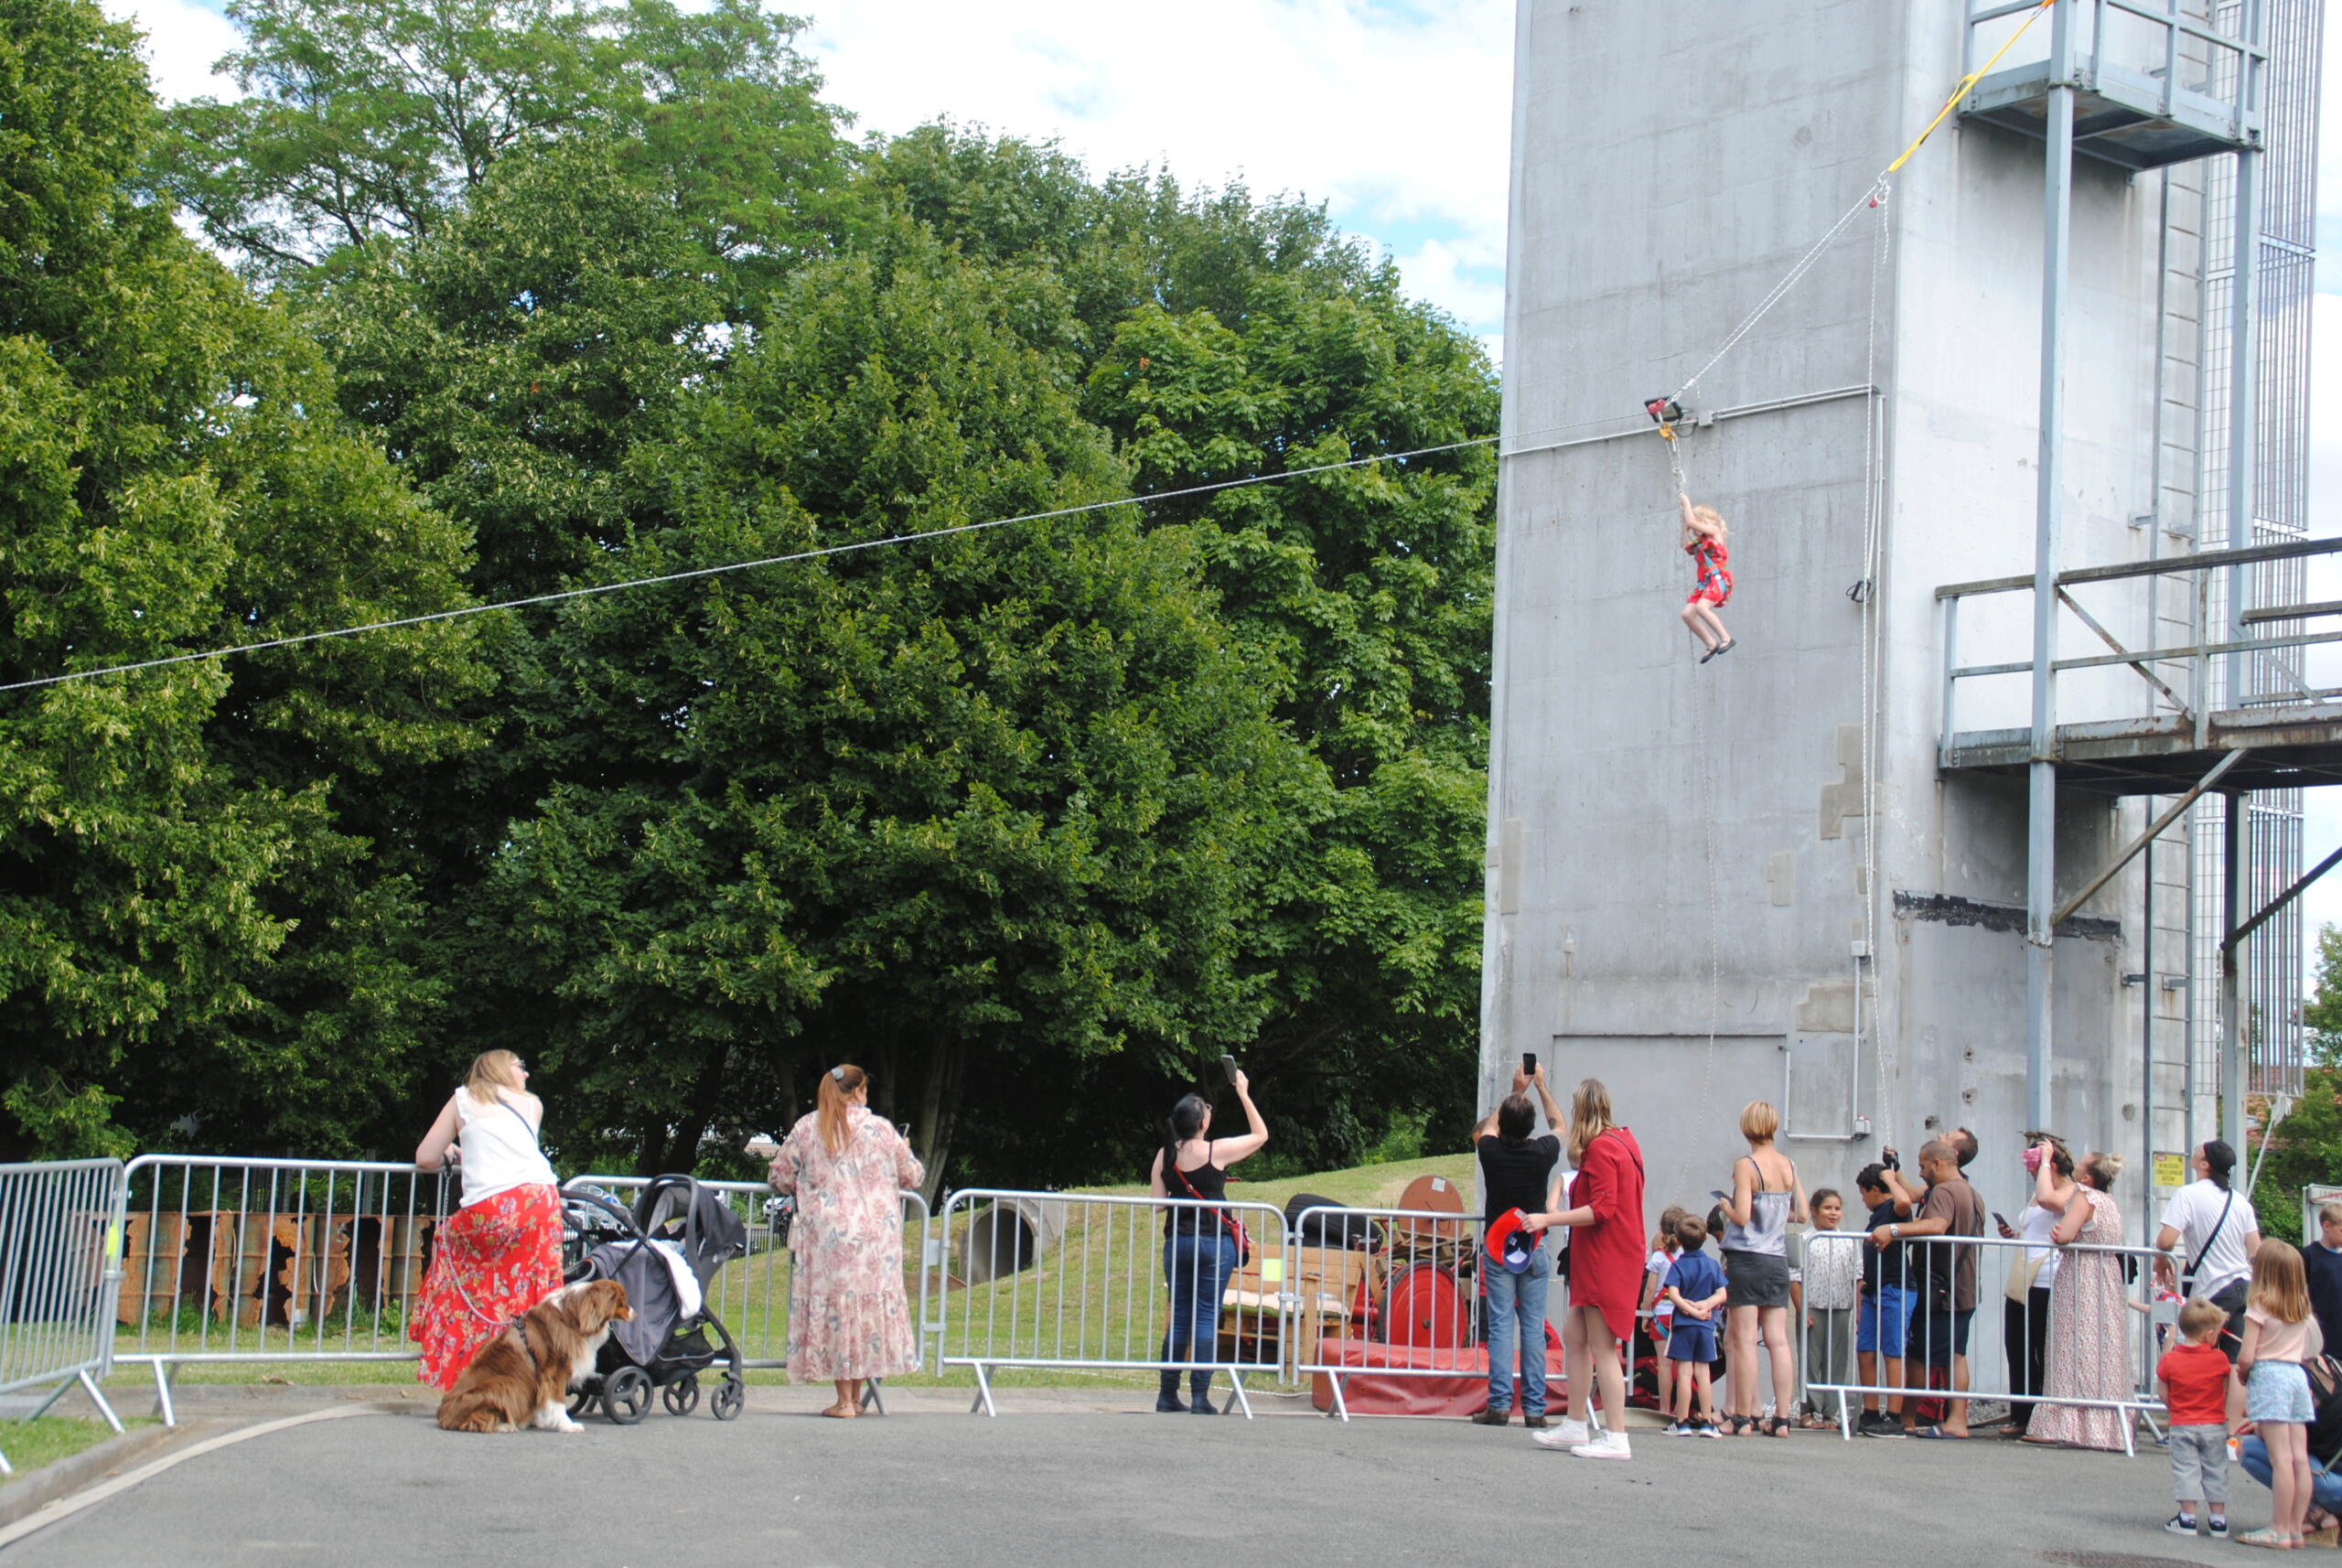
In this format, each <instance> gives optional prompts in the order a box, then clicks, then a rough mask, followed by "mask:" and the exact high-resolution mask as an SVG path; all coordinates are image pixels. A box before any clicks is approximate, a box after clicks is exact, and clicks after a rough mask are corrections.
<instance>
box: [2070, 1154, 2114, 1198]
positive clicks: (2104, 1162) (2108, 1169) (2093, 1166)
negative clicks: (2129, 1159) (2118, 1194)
mask: <svg viewBox="0 0 2342 1568" xmlns="http://www.w3.org/2000/svg"><path fill="white" fill-rule="evenodd" d="M2074 1164H2075V1166H2076V1168H2077V1169H2079V1170H2080V1171H2081V1173H2082V1174H2083V1175H2085V1176H2089V1177H2090V1186H2092V1187H2096V1188H2097V1189H2098V1190H2099V1191H2100V1192H2112V1191H2113V1190H2114V1178H2115V1177H2117V1176H2121V1175H2122V1155H2110V1154H2107V1153H2105V1152H2104V1151H2102V1150H2092V1151H2091V1152H2090V1153H2089V1154H2087V1155H2083V1156H2082V1157H2081V1158H2080V1159H2079V1160H2077V1161H2075V1162H2074Z"/></svg>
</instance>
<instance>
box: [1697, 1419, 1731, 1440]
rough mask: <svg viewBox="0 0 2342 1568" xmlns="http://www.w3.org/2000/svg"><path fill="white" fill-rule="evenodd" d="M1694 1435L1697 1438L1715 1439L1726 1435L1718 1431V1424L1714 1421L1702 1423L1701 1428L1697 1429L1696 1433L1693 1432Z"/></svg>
mask: <svg viewBox="0 0 2342 1568" xmlns="http://www.w3.org/2000/svg"><path fill="white" fill-rule="evenodd" d="M1692 1435H1694V1436H1697V1437H1714V1438H1722V1437H1723V1436H1724V1434H1723V1433H1721V1432H1718V1431H1717V1430H1716V1423H1714V1422H1713V1421H1703V1422H1702V1423H1700V1424H1699V1426H1698V1427H1697V1429H1695V1431H1694V1432H1693V1434H1692Z"/></svg>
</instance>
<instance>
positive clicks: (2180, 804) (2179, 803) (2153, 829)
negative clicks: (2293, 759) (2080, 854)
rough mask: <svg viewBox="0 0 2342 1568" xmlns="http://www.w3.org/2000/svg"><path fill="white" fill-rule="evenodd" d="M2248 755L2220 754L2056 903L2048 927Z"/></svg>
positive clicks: (2104, 882)
mask: <svg viewBox="0 0 2342 1568" xmlns="http://www.w3.org/2000/svg"><path fill="white" fill-rule="evenodd" d="M2249 756H2251V753H2250V752H2249V751H2231V752H2229V754H2228V755H2227V756H2226V757H2221V758H2220V760H2219V764H2218V766H2217V767H2215V768H2213V769H2212V770H2211V771H2210V772H2209V773H2207V774H2205V775H2204V777H2203V778H2201V779H2197V782H2196V787H2195V788H2194V789H2190V790H2188V791H2187V793H2186V794H2185V795H2182V796H2181V797H2179V799H2177V800H2174V801H2173V802H2172V803H2171V804H2170V805H2169V806H2167V807H2165V809H2164V813H2163V815H2161V816H2159V817H2157V818H2156V819H2155V820H2154V822H2149V823H2148V824H2147V831H2146V832H2143V833H2141V834H2140V835H2139V836H2138V837H2137V838H2134V839H2133V840H2132V841H2131V842H2130V843H2128V844H2127V845H2125V846H2124V847H2123V850H2122V854H2118V855H2116V856H2115V857H2114V858H2113V859H2112V860H2111V861H2108V862H2107V863H2106V865H2105V867H2104V869H2102V870H2100V872H2099V874H2098V875H2096V876H2093V877H2091V878H2090V886H2087V887H2084V888H2083V889H2082V890H2081V891H2080V892H2079V893H2077V894H2075V895H2074V896H2073V897H2070V898H2068V899H2067V900H2066V901H2065V902H2064V903H2062V904H2060V905H2058V906H2057V913H2056V914H2054V915H2052V916H2050V917H2049V924H2050V927H2051V929H2056V928H2057V927H2058V926H2062V925H2064V924H2065V923H2066V917H2068V915H2071V914H2072V913H2073V912H2074V911H2075V910H2077V909H2079V908H2081V907H2082V906H2083V905H2084V904H2087V903H2089V902H2090V896H2091V895H2092V894H2095V893H2096V892H2097V891H2098V890H2099V889H2100V888H2101V887H2103V886H2106V885H2107V884H2108V883H2110V882H2111V881H2113V880H2114V874H2115V873H2116V872H2118V871H2120V870H2122V868H2123V867H2124V866H2126V865H2130V864H2131V862H2132V861H2133V860H2134V859H2136V858H2137V857H2138V854H2139V852H2140V851H2141V850H2143V849H2145V848H2146V847H2147V846H2148V845H2149V844H2151V843H2154V842H2155V840H2156V839H2158V838H2160V837H2162V836H2163V832H2164V830H2165V828H2168V827H2169V826H2171V824H2172V823H2174V822H2177V821H2179V819H2180V816H2181V814H2182V813H2183V812H2185V811H2186V810H2187V808H2188V807H2190V806H2192V805H2194V804H2195V803H2196V798H2197V796H2198V795H2201V794H2202V793H2203V792H2204V791H2205V790H2207V789H2210V788H2211V787H2212V786H2213V785H2215V784H2218V782H2219V781H2220V779H2221V776H2222V775H2224V774H2226V773H2227V772H2228V770H2229V768H2234V767H2235V766H2236V765H2237V764H2238V763H2240V762H2242V761H2243V760H2244V759H2245V758H2246V757H2249Z"/></svg>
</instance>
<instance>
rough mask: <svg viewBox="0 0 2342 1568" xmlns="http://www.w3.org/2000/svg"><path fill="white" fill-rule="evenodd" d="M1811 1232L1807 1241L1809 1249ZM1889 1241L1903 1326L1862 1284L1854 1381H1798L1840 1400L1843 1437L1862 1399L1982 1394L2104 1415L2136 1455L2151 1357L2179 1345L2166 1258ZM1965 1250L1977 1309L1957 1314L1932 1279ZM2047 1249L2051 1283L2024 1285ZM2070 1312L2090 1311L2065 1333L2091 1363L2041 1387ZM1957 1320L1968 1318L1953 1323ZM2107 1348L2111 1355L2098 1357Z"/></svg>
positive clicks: (2147, 1253) (2128, 1252) (1952, 1271)
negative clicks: (1897, 1258)
mask: <svg viewBox="0 0 2342 1568" xmlns="http://www.w3.org/2000/svg"><path fill="white" fill-rule="evenodd" d="M1845 1234H1846V1235H1847V1236H1848V1239H1849V1240H1850V1241H1851V1242H1852V1243H1853V1244H1855V1245H1859V1246H1861V1247H1864V1248H1865V1249H1867V1248H1868V1247H1869V1246H1870V1242H1869V1241H1868V1240H1866V1239H1864V1238H1863V1237H1861V1236H1860V1235H1859V1234H1857V1233H1851V1232H1850V1233H1845ZM1815 1240H1817V1239H1815V1238H1809V1240H1808V1241H1807V1246H1808V1247H1809V1248H1810V1247H1812V1246H1813V1245H1814V1244H1815ZM1896 1245H1897V1246H1899V1247H1901V1248H1903V1249H1905V1251H1904V1254H1903V1257H1904V1268H1905V1280H1906V1282H1907V1285H1906V1289H1905V1291H1904V1292H1903V1293H1902V1294H1903V1303H1902V1307H1901V1310H1902V1312H1903V1314H1904V1319H1903V1323H1902V1328H1903V1332H1902V1334H1901V1335H1900V1336H1899V1343H1900V1345H1901V1348H1903V1350H1904V1352H1905V1353H1904V1355H1902V1356H1901V1357H1900V1358H1890V1357H1888V1356H1887V1355H1886V1350H1887V1349H1888V1348H1889V1347H1890V1346H1891V1345H1893V1344H1895V1343H1896V1342H1897V1340H1898V1337H1897V1336H1896V1335H1895V1334H1893V1333H1892V1332H1891V1329H1892V1327H1893V1326H1892V1325H1891V1324H1889V1323H1887V1322H1886V1321H1885V1319H1886V1318H1887V1316H1889V1315H1888V1313H1887V1312H1886V1310H1885V1306H1884V1305H1883V1302H1882V1299H1881V1297H1880V1296H1879V1295H1878V1294H1874V1293H1872V1292H1871V1291H1869V1290H1868V1289H1867V1288H1866V1289H1865V1290H1864V1294H1863V1296H1862V1299H1861V1302H1860V1304H1859V1305H1857V1306H1856V1308H1855V1326H1856V1331H1857V1333H1858V1334H1859V1335H1860V1336H1861V1337H1862V1338H1863V1339H1865V1340H1869V1341H1871V1342H1873V1344H1874V1345H1875V1349H1874V1350H1872V1351H1864V1352H1862V1353H1861V1356H1862V1361H1861V1367H1860V1369H1858V1370H1857V1372H1856V1374H1855V1376H1854V1378H1853V1380H1851V1381H1846V1382H1829V1381H1816V1380H1808V1381H1807V1382H1806V1385H1805V1386H1806V1389H1807V1391H1809V1392H1810V1393H1813V1394H1822V1395H1832V1394H1842V1395H1844V1396H1846V1397H1845V1400H1844V1402H1843V1403H1842V1406H1841V1409H1840V1412H1839V1430H1840V1432H1841V1433H1842V1434H1843V1435H1845V1436H1847V1437H1852V1436H1853V1429H1854V1423H1855V1421H1856V1413H1855V1409H1856V1407H1857V1406H1860V1405H1862V1404H1863V1403H1864V1402H1865V1401H1875V1402H1877V1403H1878V1404H1879V1406H1880V1408H1881V1409H1882V1410H1884V1409H1885V1406H1886V1404H1887V1403H1888V1402H1889V1401H1900V1402H1909V1401H1912V1400H1925V1401H1941V1402H1972V1401H1982V1402H1988V1403H1994V1404H1999V1403H2008V1404H2011V1405H2013V1406H2030V1407H2032V1408H2033V1410H2034V1411H2036V1412H2037V1411H2039V1410H2040V1409H2041V1408H2043V1407H2049V1406H2062V1407H2068V1408H2071V1409H2077V1410H2084V1411H2111V1412H2114V1413H2115V1416H2116V1422H2115V1425H2116V1427H2117V1428H2118V1429H2119V1430H2118V1432H2117V1433H2116V1434H2115V1435H2118V1436H2119V1437H2120V1440H2121V1442H2122V1451H2123V1452H2124V1453H2125V1454H2130V1453H2133V1452H2135V1444H2134V1434H2135V1432H2136V1428H2137V1423H2138V1418H2139V1417H2142V1416H2144V1417H2146V1418H2147V1419H2148V1420H2149V1422H2150V1423H2152V1422H2153V1420H2154V1417H2155V1416H2156V1415H2157V1414H2159V1413H2160V1412H2162V1410H2163V1408H2164V1407H2163V1402H2162V1400H2161V1399H2159V1398H2157V1397H2156V1395H2155V1393H2154V1386H2155V1377H2154V1367H2155V1362H2156V1360H2157V1359H2158V1358H2159V1357H2160V1356H2161V1355H2162V1353H2163V1352H2164V1351H2165V1349H2167V1348H2170V1346H2171V1345H2172V1344H2173V1343H2175V1342H2176V1340H2175V1324H2176V1320H2177V1315H2178V1305H2179V1304H2178V1302H2177V1301H2176V1299H2175V1298H2173V1297H2171V1296H2169V1295H2168V1294H2166V1293H2165V1291H2164V1290H2163V1289H2162V1288H2161V1287H2159V1286H2158V1284H2157V1282H2156V1265H2157V1264H2158V1263H2162V1264H2166V1265H2167V1264H2168V1263H2169V1262H2170V1254H2168V1253H2165V1252H2158V1251H2155V1250H2154V1249H2153V1248H2150V1247H2099V1246H2084V1245H2079V1244H2078V1245H2074V1246H2068V1247H2048V1246H2047V1245H2046V1244H2045V1243H2042V1242H2039V1241H2028V1240H2023V1239H2021V1238H2020V1239H2016V1240H2009V1239H2005V1238H2002V1237H1997V1236H1961V1237H1941V1236H1924V1237H1918V1238H1914V1239H1911V1240H1903V1241H1899V1242H1897V1243H1896ZM1963 1251H1965V1252H1968V1253H1969V1254H1970V1257H1971V1263H1970V1266H1971V1267H1972V1269H1973V1270H1974V1282H1975V1284H1974V1288H1975V1293H1976V1305H1975V1306H1974V1307H1972V1308H1971V1309H1969V1310H1968V1311H1967V1312H1966V1313H1965V1314H1961V1313H1957V1312H1955V1311H1954V1310H1953V1309H1952V1307H1951V1306H1950V1304H1949V1301H1948V1300H1947V1298H1946V1297H1945V1295H1944V1294H1943V1293H1942V1292H1940V1291H1938V1290H1934V1289H1931V1288H1930V1285H1929V1282H1930V1281H1931V1280H1937V1279H1949V1280H1954V1281H1956V1279H1957V1273H1956V1271H1957V1269H1958V1267H1959V1262H1958V1260H1959V1255H1960V1254H1961V1252H1963ZM2052 1252H2054V1253H2055V1254H2056V1256H2057V1271H2056V1283H2055V1285H2053V1287H2052V1288H2050V1289H2047V1290H2041V1289H2037V1288H2032V1282H2033V1281H2034V1280H2036V1278H2037V1276H2035V1275H2033V1274H2032V1273H2030V1272H2029V1270H2030V1267H2031V1265H2032V1264H2033V1263H2034V1262H2035V1261H2036V1259H2037V1258H2043V1259H2046V1256H2047V1254H2048V1253H2052ZM2017 1262H2023V1263H2024V1264H2025V1265H2026V1267H2027V1270H2028V1272H2025V1273H2015V1274H2014V1276H2013V1274H2012V1264H2013V1263H2017ZM2013 1278H2014V1281H2015V1282H2017V1283H2026V1284H2027V1286H2028V1288H2027V1289H2026V1291H2025V1300H2023V1301H2021V1302H2019V1301H2014V1300H2012V1299H2011V1297H2010V1295H2009V1294H2008V1293H2009V1290H2010V1288H2011V1285H2012V1279H2013ZM2068 1314H2072V1315H2086V1316H2078V1317H2077V1318H2076V1319H2071V1320H2069V1321H2078V1322H2079V1326H2077V1327H2075V1328H2074V1329H2073V1330H2072V1331H2073V1332H2074V1333H2076V1334H2078V1335H2079V1336H2081V1337H2082V1338H2081V1340H2080V1342H2079V1343H2080V1345H2081V1346H2082V1348H2084V1349H2086V1350H2087V1352H2088V1354H2087V1355H2086V1356H2082V1357H2078V1358H2076V1359H2077V1360H2078V1361H2087V1362H2089V1363H2092V1365H2090V1366H2088V1367H2086V1368H2085V1369H2084V1372H2083V1375H2082V1379H2081V1380H2080V1381H2079V1382H2075V1383H2064V1382H2061V1383H2060V1384H2059V1386H2057V1387H2056V1388H2055V1389H2052V1388H2050V1387H2049V1386H2047V1381H2048V1379H2049V1378H2050V1377H2051V1376H2053V1375H2055V1374H2054V1373H2053V1372H2052V1371H2051V1369H2050V1365H2049V1362H2050V1360H2051V1359H2052V1358H2050V1357H2049V1356H2048V1355H2047V1351H2048V1349H2049V1337H2050V1335H2051V1333H2052V1332H2054V1331H2057V1329H2058V1326H2059V1321H2060V1318H2061V1317H2063V1316H2065V1315H2068ZM1962 1316H1965V1317H1966V1319H1967V1321H1966V1322H1965V1323H1962V1322H1961V1321H1960V1319H1961V1317H1962ZM2109 1335H2120V1336H2121V1337H2122V1343H2121V1344H2120V1345H2119V1346H2114V1347H2111V1350H2112V1351H2113V1354H2111V1355H2110V1354H2106V1353H2105V1351H2106V1350H2107V1349H2109V1348H2110V1347H2108V1346H2107V1338H2108V1336H2109ZM2036 1346H2037V1349H2036ZM1930 1352H1932V1354H1931V1353H1930ZM1955 1358H1956V1361H1955ZM1895 1359H1899V1360H1900V1361H1901V1363H1902V1368H1903V1375H1902V1376H1901V1377H1900V1378H1899V1379H1898V1378H1895V1377H1893V1376H1891V1375H1890V1372H1889V1368H1888V1366H1887V1365H1886V1363H1887V1362H1889V1361H1890V1360H1895ZM1955 1364H1957V1365H1959V1366H1961V1368H1962V1369H1964V1370H1965V1372H1966V1374H1967V1384H1966V1386H1965V1387H1957V1388H1956V1387H1954V1386H1953V1383H1954V1379H1953V1378H1952V1377H1951V1376H1950V1375H1949V1374H1950V1370H1951V1369H1952V1367H1953V1365H1955ZM1930 1365H1933V1366H1936V1367H1937V1368H1938V1369H1939V1370H1940V1371H1942V1372H1944V1373H1945V1374H1947V1375H1945V1376H1943V1377H1942V1378H1941V1380H1939V1381H1937V1380H1931V1379H1930V1377H1929V1375H1928V1368H1929V1367H1930ZM2036 1368H2037V1369H2039V1370H2038V1375H2037V1376H2036V1371H2035V1369H2036ZM2033 1419H2037V1416H2036V1417H2033ZM2100 1435H2103V1434H2100ZM2089 1445H2090V1446H2104V1445H2105V1444H2089Z"/></svg>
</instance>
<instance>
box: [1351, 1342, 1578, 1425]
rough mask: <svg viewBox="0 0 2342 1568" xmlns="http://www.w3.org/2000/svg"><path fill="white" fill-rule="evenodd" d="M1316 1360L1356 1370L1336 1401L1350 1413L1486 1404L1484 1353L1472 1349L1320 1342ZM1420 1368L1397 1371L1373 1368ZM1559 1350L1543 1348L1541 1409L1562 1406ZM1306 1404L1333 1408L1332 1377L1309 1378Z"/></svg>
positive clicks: (1448, 1410)
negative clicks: (1543, 1365) (1542, 1407)
mask: <svg viewBox="0 0 2342 1568" xmlns="http://www.w3.org/2000/svg"><path fill="white" fill-rule="evenodd" d="M1317 1359H1318V1361H1319V1363H1320V1364H1321V1365H1324V1366H1328V1367H1357V1368H1359V1369H1360V1370H1359V1371H1355V1372H1346V1373H1344V1374H1343V1377H1342V1403H1343V1405H1344V1406H1345V1407H1346V1408H1347V1409H1348V1411H1349V1412H1350V1413H1351V1414H1352V1415H1445V1416H1456V1417H1463V1416H1467V1415H1470V1414H1472V1413H1473V1412H1475V1411H1478V1410H1482V1409H1485V1408H1486V1407H1487V1405H1488V1352H1487V1351H1486V1350H1483V1349H1481V1348H1478V1347H1477V1346H1475V1347H1473V1348H1469V1349H1456V1350H1451V1349H1448V1348H1445V1347H1440V1346H1430V1345H1423V1346H1416V1345H1384V1344H1381V1343H1380V1342H1378V1341H1375V1340H1372V1339H1320V1340H1319V1341H1317ZM1381 1367H1398V1368H1413V1369H1419V1370H1410V1371H1405V1372H1400V1373H1390V1372H1378V1371H1376V1370H1374V1369H1376V1368H1381ZM1562 1395H1563V1381H1562V1348H1561V1347H1560V1346H1558V1345H1549V1346H1548V1347H1547V1348H1546V1350H1545V1410H1546V1413H1547V1414H1549V1415H1550V1414H1556V1413H1558V1412H1560V1411H1561V1408H1562ZM1309 1397H1310V1402H1311V1403H1313V1404H1315V1405H1316V1407H1317V1408H1318V1409H1319V1410H1324V1411H1330V1410H1332V1409H1333V1408H1334V1389H1333V1379H1332V1378H1331V1377H1330V1376H1329V1375H1328V1374H1327V1373H1324V1372H1319V1373H1316V1374H1315V1375H1314V1376H1313V1377H1312V1378H1311V1379H1310V1396H1309Z"/></svg>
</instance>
